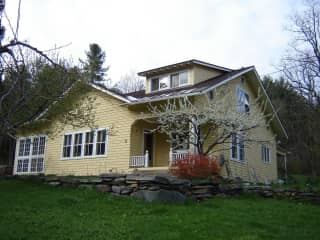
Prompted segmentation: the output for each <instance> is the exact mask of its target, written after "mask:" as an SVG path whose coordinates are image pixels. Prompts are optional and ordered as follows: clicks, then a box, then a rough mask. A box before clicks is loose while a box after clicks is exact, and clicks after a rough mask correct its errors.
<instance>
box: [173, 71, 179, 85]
mask: <svg viewBox="0 0 320 240" xmlns="http://www.w3.org/2000/svg"><path fill="white" fill-rule="evenodd" d="M171 87H172V88H176V87H179V73H176V74H172V75H171Z"/></svg>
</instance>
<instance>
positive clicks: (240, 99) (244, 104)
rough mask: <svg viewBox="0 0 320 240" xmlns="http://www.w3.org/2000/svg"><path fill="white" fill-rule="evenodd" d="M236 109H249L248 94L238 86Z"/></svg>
mask: <svg viewBox="0 0 320 240" xmlns="http://www.w3.org/2000/svg"><path fill="white" fill-rule="evenodd" d="M237 109H238V112H249V111H250V104H249V95H248V94H247V93H246V92H245V91H244V90H243V89H240V88H238V89H237Z"/></svg>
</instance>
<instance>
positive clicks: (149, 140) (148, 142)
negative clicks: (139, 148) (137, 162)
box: [143, 130, 153, 167]
mask: <svg viewBox="0 0 320 240" xmlns="http://www.w3.org/2000/svg"><path fill="white" fill-rule="evenodd" d="M143 142H144V148H143V153H144V154H145V153H146V151H147V150H148V153H149V159H148V163H149V164H148V166H149V167H153V133H152V132H151V131H149V130H144V131H143Z"/></svg>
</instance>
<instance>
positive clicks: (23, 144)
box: [16, 136, 46, 174]
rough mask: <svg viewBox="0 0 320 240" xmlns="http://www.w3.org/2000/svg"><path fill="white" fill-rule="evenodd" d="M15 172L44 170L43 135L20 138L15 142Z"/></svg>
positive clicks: (39, 171)
mask: <svg viewBox="0 0 320 240" xmlns="http://www.w3.org/2000/svg"><path fill="white" fill-rule="evenodd" d="M17 144H18V152H17V157H16V164H17V165H16V173H17V174H29V173H42V172H43V171H44V155H45V148H46V137H45V136H32V137H27V138H20V139H19V141H18V142H17Z"/></svg>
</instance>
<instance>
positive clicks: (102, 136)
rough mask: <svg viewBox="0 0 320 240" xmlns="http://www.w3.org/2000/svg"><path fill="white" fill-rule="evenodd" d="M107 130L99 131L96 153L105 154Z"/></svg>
mask: <svg viewBox="0 0 320 240" xmlns="http://www.w3.org/2000/svg"><path fill="white" fill-rule="evenodd" d="M106 139H107V130H106V129H104V130H100V131H98V132H97V144H96V155H104V154H105V152H106Z"/></svg>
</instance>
